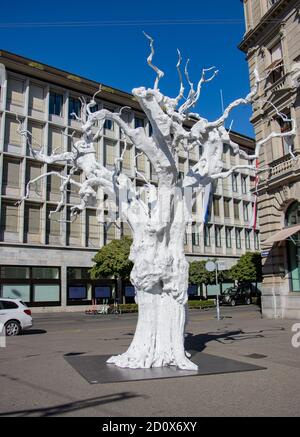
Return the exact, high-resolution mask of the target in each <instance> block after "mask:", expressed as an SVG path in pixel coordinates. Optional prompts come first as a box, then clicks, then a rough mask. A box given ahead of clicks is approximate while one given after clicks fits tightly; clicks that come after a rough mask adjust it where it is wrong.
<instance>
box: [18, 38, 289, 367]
mask: <svg viewBox="0 0 300 437" xmlns="http://www.w3.org/2000/svg"><path fill="white" fill-rule="evenodd" d="M146 36H147V38H148V39H149V40H150V46H151V54H150V56H149V58H148V64H149V66H150V67H151V68H153V70H154V71H155V72H156V74H157V77H156V80H155V84H154V87H153V88H150V89H146V88H144V87H141V88H135V89H134V90H133V94H134V96H135V97H136V99H137V100H138V102H139V104H140V106H141V108H142V109H143V111H144V112H145V114H146V116H147V117H148V120H149V122H150V123H151V126H152V129H153V134H152V137H151V138H149V137H148V136H147V135H146V134H145V131H144V129H143V128H137V129H133V128H131V127H130V126H129V125H128V124H126V123H125V122H124V120H123V119H122V111H121V112H120V113H112V112H110V111H108V110H106V109H102V110H100V111H97V112H94V113H92V112H91V108H92V107H93V106H95V104H96V103H95V96H94V97H93V98H92V100H91V101H90V102H89V103H86V102H84V101H82V114H81V118H80V120H81V121H82V138H81V139H80V140H79V141H77V142H75V143H74V144H73V147H72V151H71V152H68V153H62V154H55V153H53V154H52V155H47V154H46V153H45V152H44V151H43V149H42V148H41V150H40V151H36V150H34V149H33V148H32V147H31V146H32V141H33V139H32V138H31V135H30V133H29V132H28V131H26V130H24V129H23V128H22V125H20V129H19V132H20V134H21V135H23V136H25V137H26V140H27V143H28V145H29V147H31V150H32V154H33V156H34V158H36V159H37V160H39V161H42V162H45V163H54V162H67V163H69V164H71V165H72V169H71V171H70V174H68V175H61V174H57V176H58V177H60V178H61V179H62V185H61V200H60V202H59V204H58V205H57V208H56V212H57V211H59V210H60V209H61V208H62V206H63V205H64V201H65V190H66V187H67V185H68V184H75V185H77V186H79V188H80V191H79V194H80V199H81V201H80V203H79V204H78V205H75V206H74V207H73V208H72V214H71V219H72V220H74V219H76V217H77V215H78V214H80V213H81V212H82V211H83V210H84V209H85V208H86V206H87V202H88V199H89V198H90V197H91V196H95V195H96V192H97V190H98V188H101V189H102V190H103V191H104V192H105V193H106V194H108V196H110V198H111V199H113V200H114V201H115V202H116V203H117V205H118V206H119V213H120V217H116V219H118V220H119V219H121V220H126V221H127V223H128V224H129V226H130V228H131V230H132V233H133V244H132V247H131V253H130V259H131V260H132V261H133V264H134V267H133V270H132V273H131V282H132V283H133V285H134V286H135V289H136V299H137V302H138V305H139V316H138V324H137V328H136V332H135V336H134V339H133V341H132V343H131V345H130V347H129V349H128V350H127V351H126V352H125V353H123V354H122V355H118V356H114V357H111V358H110V359H109V360H108V363H111V364H115V365H117V366H119V367H128V368H150V367H163V366H177V367H178V368H180V369H187V370H196V369H197V366H196V365H195V364H194V363H192V361H190V360H189V354H188V353H187V352H186V351H185V348H184V329H185V323H186V304H187V300H188V295H187V289H188V262H187V260H186V258H185V253H184V237H185V229H186V225H187V224H188V223H189V222H190V221H191V208H192V205H191V204H192V201H193V193H194V191H195V190H199V189H206V190H207V187H210V185H211V184H212V182H213V180H215V179H217V178H224V177H228V176H229V175H230V174H231V173H232V172H233V171H235V170H236V169H239V168H247V169H251V170H253V171H256V170H257V169H256V167H255V166H254V165H253V160H254V159H256V158H257V157H258V156H259V151H260V147H261V146H262V145H263V144H265V142H266V141H267V140H269V139H270V138H272V137H275V136H290V137H291V138H292V137H293V136H294V135H295V122H294V120H291V122H292V124H293V128H292V130H291V132H288V133H285V134H271V135H270V136H269V137H268V138H267V139H266V140H263V141H260V142H259V143H258V144H257V146H256V150H255V154H254V155H251V156H248V155H247V154H245V152H243V151H242V150H240V148H239V146H238V145H237V144H235V143H233V142H232V141H231V139H230V137H229V134H228V132H227V131H226V129H225V128H224V122H225V120H226V119H227V117H228V116H229V114H230V111H231V110H232V109H233V108H235V107H236V106H238V105H240V104H246V103H247V104H249V103H250V104H251V103H253V101H254V99H255V97H256V95H257V91H258V87H259V84H260V83H261V82H262V80H261V79H260V78H259V76H258V73H257V71H255V77H256V84H255V87H254V89H253V90H252V91H251V92H250V93H249V94H248V96H247V97H246V98H245V99H238V100H236V101H235V102H233V103H232V104H231V105H229V107H228V108H227V109H226V110H225V112H224V114H223V115H222V117H221V118H220V119H218V120H217V121H215V122H208V121H207V120H206V119H204V118H202V117H201V116H200V115H199V114H195V113H190V112H189V110H190V109H191V108H193V107H194V106H195V104H196V103H197V101H198V99H199V97H200V94H201V88H202V85H203V84H204V83H206V82H209V81H211V80H212V79H213V78H214V77H215V75H216V74H217V70H215V68H214V67H213V68H210V69H204V70H203V71H202V75H201V78H200V80H199V82H198V85H197V89H196V90H195V89H194V85H193V83H192V82H191V80H190V78H189V74H188V62H187V64H186V67H185V77H186V79H187V82H188V84H189V86H190V91H189V94H188V97H187V99H186V100H185V102H184V103H183V104H182V105H181V106H179V103H180V101H181V99H182V98H183V96H184V85H183V80H182V74H181V71H180V65H181V60H182V59H181V54H180V52H178V55H179V59H178V63H177V66H176V67H177V70H178V74H179V79H180V90H179V94H178V96H177V97H176V98H173V99H172V98H170V97H167V96H165V95H163V94H162V93H161V92H160V90H159V88H158V85H159V81H160V79H161V78H162V77H163V75H164V73H163V72H162V71H161V70H160V69H158V68H157V67H156V66H154V65H153V63H152V61H153V56H154V48H153V40H152V38H151V37H149V36H148V35H146ZM210 71H213V72H212V73H211V76H210V77H209V78H208V79H207V78H206V75H207V73H208V72H210ZM99 92H101V89H100V90H99ZM96 94H97V93H96ZM277 113H278V111H277ZM278 114H279V113H278ZM190 117H192V118H193V119H196V120H197V121H196V122H195V124H194V126H193V127H192V129H190V130H188V129H186V128H185V126H184V122H185V121H186V120H187V119H188V118H190ZM105 120H112V121H114V122H115V123H117V125H118V126H119V127H120V128H121V130H122V131H123V134H124V135H125V137H128V138H129V139H130V140H131V141H132V143H133V144H134V145H135V147H136V148H137V149H138V150H139V151H140V152H141V153H144V154H145V155H146V156H147V157H148V159H149V160H150V162H151V163H152V165H153V168H154V169H155V171H156V173H157V176H158V187H155V186H153V185H152V184H151V183H150V182H148V181H147V180H145V188H146V191H147V196H148V198H147V202H143V201H142V200H141V198H140V196H139V193H138V192H137V190H136V187H135V185H134V183H133V182H132V181H131V180H130V179H129V178H128V177H127V176H126V175H124V174H123V173H122V172H121V163H122V159H123V156H121V157H120V158H118V159H117V160H116V162H115V166H114V169H113V170H112V171H109V170H108V169H106V168H105V167H103V166H102V165H101V164H100V163H99V162H98V161H97V160H96V154H95V149H94V146H93V142H94V141H96V140H97V138H98V137H99V135H100V134H101V130H102V127H103V125H104V122H105ZM97 123H98V124H99V123H100V128H99V130H98V132H97V134H96V135H93V133H92V127H93V126H96V124H97ZM125 144H126V140H125ZM224 144H229V145H230V147H232V149H233V151H234V153H239V154H241V155H242V156H244V157H245V158H246V159H248V160H249V161H250V163H249V165H243V166H236V167H233V168H231V169H230V170H229V171H227V172H224V171H223V162H222V152H223V145H224ZM195 146H202V149H203V154H202V156H201V158H200V160H199V162H198V163H197V164H196V165H195V166H194V167H193V168H192V169H191V170H190V171H189V172H188V174H187V175H186V176H185V177H184V179H183V180H181V179H179V177H178V167H177V165H178V164H177V156H178V152H179V151H180V150H185V151H189V150H192V149H193V148H194V147H195ZM76 170H81V171H82V172H83V173H84V175H85V181H84V182H82V183H78V182H76V181H74V180H73V179H72V176H73V174H74V172H75V171H76ZM48 174H49V173H48ZM51 174H52V175H54V174H55V172H51ZM46 175H47V174H44V175H43V176H46ZM144 179H145V178H144ZM35 181H36V180H35ZM33 182H34V181H30V182H29V184H28V186H27V191H26V194H25V196H24V197H23V198H22V199H21V200H20V201H21V202H22V201H23V200H24V199H26V198H27V197H28V195H29V185H30V184H31V183H33Z"/></svg>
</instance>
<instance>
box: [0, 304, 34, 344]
mask: <svg viewBox="0 0 300 437" xmlns="http://www.w3.org/2000/svg"><path fill="white" fill-rule="evenodd" d="M0 323H1V327H3V326H4V329H5V332H6V335H7V336H11V335H18V334H20V332H21V331H23V330H25V329H29V328H31V326H32V317H31V310H30V309H29V308H28V307H27V305H26V304H25V303H24V302H22V301H21V300H20V299H9V298H0Z"/></svg>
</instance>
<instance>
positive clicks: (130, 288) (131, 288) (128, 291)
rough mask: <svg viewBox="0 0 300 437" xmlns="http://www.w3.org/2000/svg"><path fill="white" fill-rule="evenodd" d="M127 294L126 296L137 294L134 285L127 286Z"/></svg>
mask: <svg viewBox="0 0 300 437" xmlns="http://www.w3.org/2000/svg"><path fill="white" fill-rule="evenodd" d="M125 296H126V297H134V296H135V289H134V287H133V286H132V285H127V286H126V287H125Z"/></svg>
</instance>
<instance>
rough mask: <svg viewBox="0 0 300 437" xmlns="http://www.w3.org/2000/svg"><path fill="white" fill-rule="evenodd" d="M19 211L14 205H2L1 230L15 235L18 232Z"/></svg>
mask: <svg viewBox="0 0 300 437" xmlns="http://www.w3.org/2000/svg"><path fill="white" fill-rule="evenodd" d="M18 211H19V209H18V207H17V206H15V205H14V204H9V203H4V202H3V203H2V207H1V230H2V231H5V232H12V233H17V232H18V230H19V212H18Z"/></svg>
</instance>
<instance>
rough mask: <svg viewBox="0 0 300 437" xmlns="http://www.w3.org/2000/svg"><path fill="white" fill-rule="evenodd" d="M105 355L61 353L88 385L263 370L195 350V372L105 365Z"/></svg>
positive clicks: (106, 357) (259, 367)
mask: <svg viewBox="0 0 300 437" xmlns="http://www.w3.org/2000/svg"><path fill="white" fill-rule="evenodd" d="M108 358H110V355H100V356H95V355H73V356H65V359H66V361H67V362H68V363H69V364H70V365H71V366H72V367H73V368H74V369H75V370H76V371H77V372H78V373H80V375H81V376H83V377H84V378H85V379H86V380H87V381H88V382H89V383H90V384H107V383H112V382H129V381H141V380H149V379H165V378H180V377H184V376H203V375H217V374H223V373H235V372H251V371H255V370H265V369H266V367H261V366H256V365H253V364H249V363H245V362H241V361H236V360H230V359H228V358H223V357H217V356H215V355H209V354H205V353H203V352H199V353H197V354H195V355H194V356H193V357H192V361H193V363H196V364H197V365H198V367H199V368H198V371H187V370H180V369H177V368H176V367H161V368H153V369H121V368H119V367H116V366H114V365H113V364H107V363H106V361H107V360H108Z"/></svg>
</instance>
